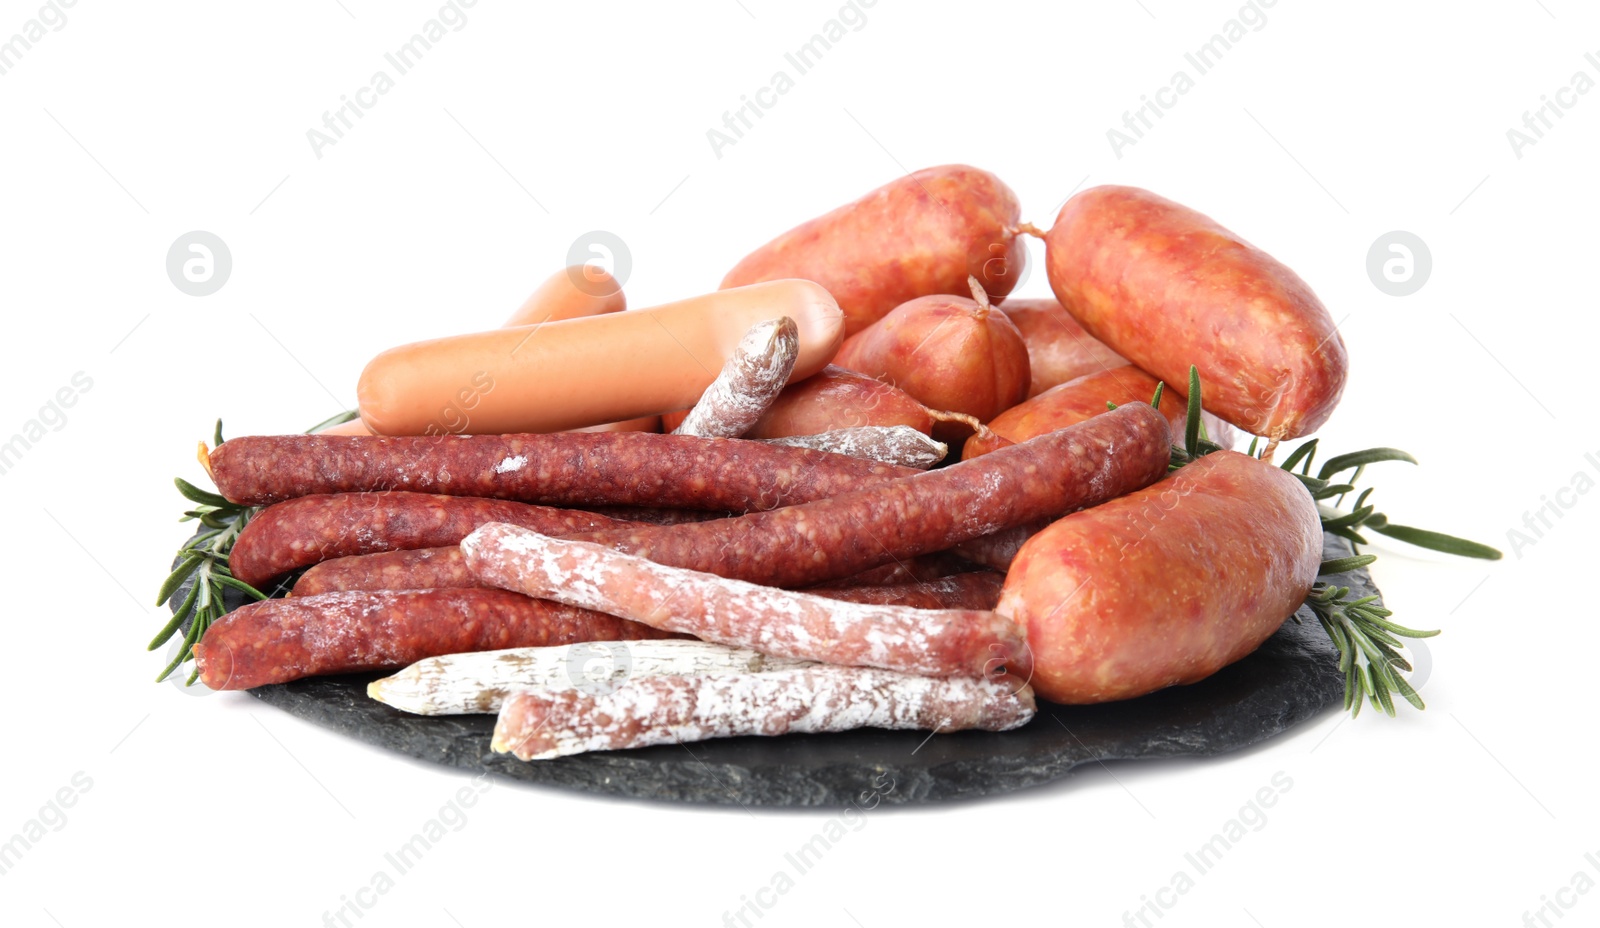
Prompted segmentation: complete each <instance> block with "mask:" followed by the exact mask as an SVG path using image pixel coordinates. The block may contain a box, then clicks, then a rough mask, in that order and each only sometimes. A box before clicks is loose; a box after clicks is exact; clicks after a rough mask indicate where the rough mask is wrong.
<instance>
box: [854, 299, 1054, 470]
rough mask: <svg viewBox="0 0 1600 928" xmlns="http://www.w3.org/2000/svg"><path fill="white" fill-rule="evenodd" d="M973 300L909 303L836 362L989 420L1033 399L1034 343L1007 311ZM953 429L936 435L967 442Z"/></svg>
mask: <svg viewBox="0 0 1600 928" xmlns="http://www.w3.org/2000/svg"><path fill="white" fill-rule="evenodd" d="M973 296H974V297H975V299H968V298H966V297H962V296H925V297H919V298H917V299H915V300H911V301H910V302H907V303H902V304H900V305H899V306H896V307H895V308H894V310H893V311H892V312H890V313H889V314H888V315H887V316H884V317H883V318H882V319H880V320H878V321H877V322H875V323H873V324H872V325H871V326H869V327H867V328H865V329H863V330H861V331H860V332H858V333H856V334H855V335H852V336H850V337H849V338H847V339H845V342H844V344H843V345H842V346H840V348H839V354H838V355H837V356H835V357H834V359H833V361H834V363H835V364H838V365H839V366H840V367H847V368H850V369H851V370H855V371H860V372H861V373H863V374H867V375H869V376H872V377H876V378H878V379H879V380H882V381H884V382H885V383H892V384H894V385H895V386H897V387H899V388H900V389H902V390H904V391H906V392H907V393H909V394H911V395H912V396H913V397H916V399H917V400H918V401H919V402H921V403H923V404H925V405H927V406H930V407H932V408H934V409H945V410H949V411H951V412H957V413H962V414H964V415H968V416H972V417H973V418H975V419H977V420H978V421H980V422H987V421H989V420H990V419H993V418H994V417H995V416H998V415H999V414H1000V413H1002V412H1004V411H1005V410H1007V409H1010V408H1011V407H1012V406H1015V405H1016V404H1018V403H1020V402H1022V400H1023V398H1024V397H1026V396H1027V395H1028V378H1029V373H1028V346H1027V345H1026V344H1024V343H1023V341H1022V333H1020V332H1018V331H1017V327H1016V326H1015V325H1013V324H1012V322H1011V320H1010V319H1008V318H1006V315H1005V313H1003V312H999V311H997V310H995V309H994V308H993V307H992V306H990V305H989V300H988V296H987V294H985V293H984V292H983V288H981V287H976V286H974V288H973ZM967 433H968V432H967V429H966V428H964V427H961V426H954V425H946V426H943V427H939V426H936V427H935V428H934V436H935V437H937V438H941V439H944V440H946V441H949V440H952V439H954V438H957V437H962V438H964V437H966V435H967Z"/></svg>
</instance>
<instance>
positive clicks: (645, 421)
mask: <svg viewBox="0 0 1600 928" xmlns="http://www.w3.org/2000/svg"><path fill="white" fill-rule="evenodd" d="M627 308H628V299H627V297H625V296H623V293H622V285H621V284H620V283H618V282H617V281H616V279H615V278H613V277H612V276H611V275H610V274H608V273H606V271H605V269H603V268H600V267H597V266H595V265H592V264H575V265H573V266H571V267H565V268H562V269H561V270H559V271H556V272H555V273H554V274H551V275H550V276H549V277H548V278H546V279H545V281H544V283H542V284H540V285H539V286H538V287H537V288H536V289H535V290H534V291H533V292H532V293H530V294H528V298H527V299H526V300H523V301H522V305H521V306H519V307H517V311H516V312H514V313H512V314H511V318H510V319H507V320H506V323H505V326H504V327H511V326H519V325H538V324H539V323H542V322H559V321H561V320H562V319H577V318H579V317H581V316H599V315H603V314H605V313H620V312H622V311H623V310H624V309H627ZM465 430H466V429H464V428H461V429H451V430H450V431H457V432H461V431H465ZM584 431H597V432H598V431H606V432H659V431H661V420H660V418H659V417H656V416H648V417H644V418H640V419H630V420H628V421H626V422H612V423H607V424H605V425H596V426H591V427H589V428H588V429H585V430H584ZM317 434H318V435H371V434H372V430H371V429H369V428H367V424H366V423H365V422H363V421H361V420H360V419H351V420H350V421H349V422H344V423H340V424H339V425H332V426H329V427H328V428H325V429H322V430H320V431H318V432H317Z"/></svg>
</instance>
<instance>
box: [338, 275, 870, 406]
mask: <svg viewBox="0 0 1600 928" xmlns="http://www.w3.org/2000/svg"><path fill="white" fill-rule="evenodd" d="M779 316H788V317H790V318H791V319H793V320H794V321H795V323H796V324H797V325H798V327H799V330H800V356H799V359H798V360H797V361H796V362H795V366H794V373H793V375H792V378H791V379H796V380H798V379H800V378H803V377H809V376H811V375H812V374H814V373H816V372H817V371H819V370H821V369H822V368H823V366H824V365H826V364H827V363H828V361H829V360H830V359H832V358H833V355H834V353H835V352H836V351H838V349H839V343H840V341H841V340H842V339H843V337H844V330H843V324H844V317H843V315H842V314H841V313H840V311H839V307H838V304H836V303H835V302H834V300H833V297H831V296H829V295H828V292H827V291H826V290H824V289H823V288H822V287H821V286H820V285H818V284H816V283H813V282H811V281H807V280H775V281H771V282H769V283H761V284H755V285H753V286H750V287H740V288H738V289H734V290H723V291H719V292H717V293H711V294H707V295H705V296H699V297H694V298H692V299H687V300H680V301H678V302H676V303H667V304H664V305H662V306H656V307H652V308H650V309H640V310H633V311H631V312H625V313H607V314H605V315H600V316H589V317H586V318H581V319H566V320H562V321H559V322H546V323H543V324H541V325H536V326H518V327H515V328H509V329H496V330H494V331H490V332H478V333H475V334H471V335H457V336H452V337H449V338H439V339H433V340H432V341H425V342H417V343H415V344H411V345H402V346H400V347H398V348H391V349H389V350H388V351H385V352H383V353H382V354H380V355H378V356H377V357H376V358H374V359H373V360H372V361H371V362H370V363H368V364H367V367H366V370H364V371H362V372H361V380H360V382H359V384H357V386H356V395H357V398H358V400H359V403H360V407H361V418H362V421H364V422H365V423H366V424H367V427H368V428H370V429H372V431H373V432H375V433H378V434H380V435H429V434H441V433H442V432H460V431H471V432H474V433H479V434H485V433H506V432H556V431H561V430H564V429H573V428H581V427H584V426H589V425H599V424H601V423H606V422H617V421H620V420H623V419H633V418H637V417H640V416H652V415H656V414H658V413H663V412H670V411H672V410H674V409H682V408H684V407H687V406H692V405H694V403H695V401H697V400H699V399H700V395H701V393H703V392H704V391H705V388H706V387H707V386H709V385H710V384H711V381H712V380H713V379H715V377H716V375H717V372H718V371H720V370H721V369H722V365H723V362H724V361H726V360H727V358H728V356H729V355H730V354H731V353H732V351H733V348H734V346H735V345H737V344H738V343H739V339H741V338H743V337H744V334H745V333H746V332H748V331H749V330H750V327H751V326H752V325H755V324H756V323H758V322H764V321H766V320H769V319H774V318H777V317H779ZM450 411H460V412H461V413H462V414H463V415H465V416H467V417H468V418H469V419H470V424H469V426H468V427H467V428H466V429H455V428H450V427H448V426H449V423H448V422H445V421H444V420H445V419H446V418H448V416H447V415H446V413H448V412H450ZM441 425H443V426H444V427H443V428H441Z"/></svg>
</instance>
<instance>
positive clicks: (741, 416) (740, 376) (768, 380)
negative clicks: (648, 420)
mask: <svg viewBox="0 0 1600 928" xmlns="http://www.w3.org/2000/svg"><path fill="white" fill-rule="evenodd" d="M799 357H800V329H799V327H798V326H796V325H795V321H794V320H793V319H791V318H789V317H788V316H780V317H779V318H777V319H773V320H770V321H767V322H758V323H756V324H755V325H753V326H751V327H750V331H748V332H746V333H745V335H744V337H743V338H741V339H739V344H738V345H737V346H736V347H735V348H734V350H733V356H732V357H730V358H728V361H727V363H726V364H724V365H723V366H722V372H721V373H720V374H718V375H717V379H716V380H713V381H712V382H711V386H709V387H706V390H705V393H703V394H701V396H700V402H698V403H696V404H694V408H693V409H691V410H689V415H688V416H686V417H685V418H684V420H683V422H682V424H680V425H679V426H678V427H677V428H676V429H675V430H673V433H672V434H674V435H693V436H697V437H699V438H738V437H739V436H741V435H743V434H744V433H745V432H748V431H750V429H751V427H752V426H754V425H755V424H756V421H757V420H758V419H760V418H761V416H762V414H763V413H765V412H766V411H767V407H768V406H771V405H772V401H773V400H775V399H777V397H778V394H779V393H780V392H781V391H782V390H783V388H784V385H786V384H787V383H788V382H789V375H790V374H791V373H793V371H794V363H795V360H796V359H797V358H799Z"/></svg>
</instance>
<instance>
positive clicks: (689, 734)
mask: <svg viewBox="0 0 1600 928" xmlns="http://www.w3.org/2000/svg"><path fill="white" fill-rule="evenodd" d="M1034 712H1035V705H1034V700H1033V692H1032V691H1031V690H1029V689H1028V688H1027V687H1026V686H1023V687H1021V688H1020V689H1019V688H1017V687H1015V686H1010V685H1007V684H1006V683H1004V682H996V681H992V680H967V679H950V680H930V679H928V678H926V677H919V676H914V675H911V674H903V673H894V672H892V671H886V670H875V669H868V668H864V667H830V666H826V665H818V666H810V667H802V668H797V669H794V670H777V671H771V672H768V673H749V674H705V675H673V676H653V677H633V678H630V679H627V680H624V681H622V682H621V683H619V684H618V685H617V686H616V687H614V688H611V689H600V690H584V689H574V688H571V687H563V688H549V689H529V690H522V691H520V692H515V693H512V694H510V695H509V696H507V697H506V698H505V703H504V704H503V705H502V706H501V707H500V716H499V718H498V719H497V720H496V721H495V726H494V737H493V738H492V739H491V740H490V747H492V748H493V749H494V750H495V751H497V752H499V753H502V754H512V755H514V756H516V757H518V758H520V759H521V760H548V759H550V758H554V757H566V756H569V755H572V754H582V753H584V752H586V751H616V750H623V749H626V748H638V747H646V746H648V745H652V744H682V743H684V742H686V741H703V740H705V739H708V738H731V737H735V736H738V735H782V734H787V733H789V732H830V731H851V730H853V729H857V728H891V729H895V728H899V729H904V728H912V729H927V730H930V731H935V732H946V731H959V730H962V729H970V728H976V729H983V730H986V731H1009V730H1010V729H1013V728H1017V727H1020V726H1022V725H1024V724H1026V723H1027V721H1028V720H1029V719H1031V718H1033V714H1034Z"/></svg>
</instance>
